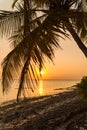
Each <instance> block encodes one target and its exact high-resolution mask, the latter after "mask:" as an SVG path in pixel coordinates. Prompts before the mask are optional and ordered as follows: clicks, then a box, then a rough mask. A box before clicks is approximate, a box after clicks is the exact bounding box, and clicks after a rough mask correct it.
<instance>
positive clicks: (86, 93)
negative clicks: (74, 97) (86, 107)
mask: <svg viewBox="0 0 87 130" xmlns="http://www.w3.org/2000/svg"><path fill="white" fill-rule="evenodd" d="M76 87H77V93H78V95H79V96H80V97H81V98H82V99H83V100H84V101H86V102H87V76H84V77H83V78H82V79H81V82H80V83H78V84H77V85H76Z"/></svg>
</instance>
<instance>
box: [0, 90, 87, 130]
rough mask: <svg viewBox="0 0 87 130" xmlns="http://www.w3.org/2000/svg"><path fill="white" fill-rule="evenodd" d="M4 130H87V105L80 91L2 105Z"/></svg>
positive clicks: (1, 126)
mask: <svg viewBox="0 0 87 130" xmlns="http://www.w3.org/2000/svg"><path fill="white" fill-rule="evenodd" d="M0 130H87V104H86V103H85V102H83V101H82V100H81V99H80V98H79V97H78V96H77V94H76V90H73V91H68V92H65V93H61V94H56V95H50V96H44V97H37V98H32V99H26V100H24V101H20V102H19V103H16V102H9V104H2V106H1V107H0Z"/></svg>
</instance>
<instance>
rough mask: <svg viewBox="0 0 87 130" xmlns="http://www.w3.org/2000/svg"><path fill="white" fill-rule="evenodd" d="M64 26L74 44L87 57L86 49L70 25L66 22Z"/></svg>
mask: <svg viewBox="0 0 87 130" xmlns="http://www.w3.org/2000/svg"><path fill="white" fill-rule="evenodd" d="M65 26H66V28H67V30H68V31H69V32H70V34H71V35H72V37H73V38H74V40H75V41H76V43H77V45H78V47H79V48H80V50H81V51H82V52H83V53H84V55H85V56H86V57H87V47H86V46H85V45H84V44H83V42H82V41H81V39H80V38H79V36H78V35H77V33H76V32H75V30H74V29H73V27H72V25H71V23H70V22H69V21H68V22H66V23H65Z"/></svg>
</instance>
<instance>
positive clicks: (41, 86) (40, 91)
mask: <svg viewBox="0 0 87 130" xmlns="http://www.w3.org/2000/svg"><path fill="white" fill-rule="evenodd" d="M38 93H39V95H40V96H42V95H43V93H44V90H43V81H42V80H40V82H39V89H38Z"/></svg>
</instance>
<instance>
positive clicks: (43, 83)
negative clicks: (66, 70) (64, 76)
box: [0, 80, 79, 104]
mask: <svg viewBox="0 0 87 130" xmlns="http://www.w3.org/2000/svg"><path fill="white" fill-rule="evenodd" d="M78 82H79V81H76V80H69V81H68V80H40V82H39V85H38V87H37V88H36V89H35V91H34V93H32V92H30V97H33V96H34V97H36V96H44V95H50V94H56V93H61V92H64V91H69V90H71V89H72V86H73V85H75V84H76V83H78ZM1 88H2V85H1V81H0V104H1V103H2V102H5V101H10V100H13V99H16V95H17V90H18V80H14V83H13V85H12V88H11V89H10V90H9V93H8V94H6V95H3V94H2V89H1Z"/></svg>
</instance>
